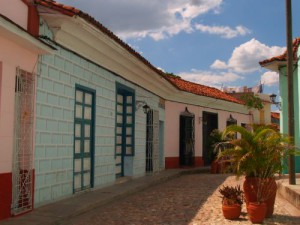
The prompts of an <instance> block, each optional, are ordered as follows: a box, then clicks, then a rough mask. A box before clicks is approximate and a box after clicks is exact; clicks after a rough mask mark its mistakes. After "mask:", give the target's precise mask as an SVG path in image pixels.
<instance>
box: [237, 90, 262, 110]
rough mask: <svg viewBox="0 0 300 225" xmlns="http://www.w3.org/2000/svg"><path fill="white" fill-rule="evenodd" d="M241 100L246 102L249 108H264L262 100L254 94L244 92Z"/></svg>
mask: <svg viewBox="0 0 300 225" xmlns="http://www.w3.org/2000/svg"><path fill="white" fill-rule="evenodd" d="M241 100H242V101H244V102H245V104H246V106H247V107H248V108H249V109H251V108H254V109H258V110H260V109H263V108H264V104H263V103H262V100H261V99H260V98H259V97H257V96H255V95H253V94H244V95H242V96H241Z"/></svg>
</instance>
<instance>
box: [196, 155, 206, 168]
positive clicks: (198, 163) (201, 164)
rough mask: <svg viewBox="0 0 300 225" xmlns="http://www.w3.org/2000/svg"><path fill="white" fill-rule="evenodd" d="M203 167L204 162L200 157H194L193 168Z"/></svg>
mask: <svg viewBox="0 0 300 225" xmlns="http://www.w3.org/2000/svg"><path fill="white" fill-rule="evenodd" d="M201 166H204V160H203V158H202V156H196V157H195V167H201Z"/></svg>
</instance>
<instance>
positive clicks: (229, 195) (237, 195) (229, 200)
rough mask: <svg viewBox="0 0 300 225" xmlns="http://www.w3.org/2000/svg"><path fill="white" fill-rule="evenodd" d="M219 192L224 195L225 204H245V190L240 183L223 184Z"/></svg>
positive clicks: (223, 201)
mask: <svg viewBox="0 0 300 225" xmlns="http://www.w3.org/2000/svg"><path fill="white" fill-rule="evenodd" d="M219 192H220V194H221V195H222V203H223V204H225V205H235V204H239V205H242V204H243V191H242V190H241V188H240V185H238V186H236V187H232V186H223V187H221V188H220V189H219Z"/></svg>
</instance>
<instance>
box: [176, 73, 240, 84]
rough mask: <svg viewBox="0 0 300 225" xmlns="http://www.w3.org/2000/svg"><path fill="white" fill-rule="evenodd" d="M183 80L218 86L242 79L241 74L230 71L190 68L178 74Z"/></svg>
mask: <svg viewBox="0 0 300 225" xmlns="http://www.w3.org/2000/svg"><path fill="white" fill-rule="evenodd" d="M178 75H179V76H180V77H182V78H183V79H185V80H188V81H191V82H194V83H198V84H203V85H207V86H214V87H216V86H218V87H220V86H221V85H223V84H227V83H230V82H234V81H237V80H239V79H243V78H242V77H241V76H239V75H237V74H235V73H231V72H220V73H214V72H212V71H201V70H191V71H190V72H182V73H179V74H178Z"/></svg>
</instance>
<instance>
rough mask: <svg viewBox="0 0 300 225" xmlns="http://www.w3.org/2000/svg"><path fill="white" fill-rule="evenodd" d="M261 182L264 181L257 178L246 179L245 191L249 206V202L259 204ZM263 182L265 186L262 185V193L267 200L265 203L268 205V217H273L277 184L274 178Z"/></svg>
mask: <svg viewBox="0 0 300 225" xmlns="http://www.w3.org/2000/svg"><path fill="white" fill-rule="evenodd" d="M259 182H262V179H260V178H255V177H246V179H245V181H244V185H243V189H244V197H245V202H246V205H247V206H248V204H249V202H258V199H257V191H258V186H259ZM263 182H264V184H263V185H261V193H262V197H263V198H265V202H266V205H267V213H266V217H271V216H272V215H273V212H274V203H275V198H276V191H277V184H276V181H275V179H274V178H266V179H263Z"/></svg>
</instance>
